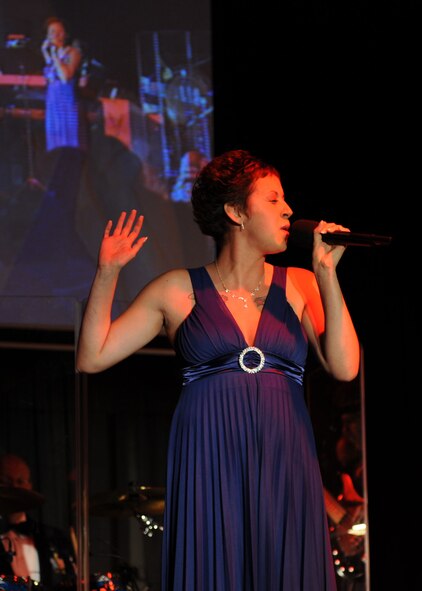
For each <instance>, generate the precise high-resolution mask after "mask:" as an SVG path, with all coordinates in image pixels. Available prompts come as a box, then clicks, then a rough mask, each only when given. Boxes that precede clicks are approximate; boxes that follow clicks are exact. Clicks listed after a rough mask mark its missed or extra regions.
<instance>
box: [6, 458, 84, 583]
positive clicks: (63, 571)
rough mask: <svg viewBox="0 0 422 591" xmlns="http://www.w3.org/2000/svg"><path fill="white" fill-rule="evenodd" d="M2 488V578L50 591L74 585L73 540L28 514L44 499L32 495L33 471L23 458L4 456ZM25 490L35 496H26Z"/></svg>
mask: <svg viewBox="0 0 422 591" xmlns="http://www.w3.org/2000/svg"><path fill="white" fill-rule="evenodd" d="M0 487H3V488H0V539H1V542H0V576H2V577H4V576H6V577H7V576H13V575H14V576H17V577H22V578H26V579H30V580H32V581H36V582H38V583H40V584H41V585H42V588H45V589H47V590H48V591H50V590H51V589H55V588H57V589H59V588H60V589H63V586H64V585H65V586H68V585H69V584H73V583H74V581H75V580H76V576H75V575H76V563H75V554H74V550H73V546H72V543H71V540H70V538H68V536H66V534H64V533H63V532H62V531H61V530H59V529H58V528H56V527H52V526H48V525H45V524H43V523H41V522H38V521H35V520H34V519H32V518H31V517H30V516H29V515H27V513H26V511H27V510H29V508H35V507H36V506H38V505H39V504H41V503H42V502H43V497H42V496H41V495H39V494H38V493H36V492H34V491H32V481H31V471H30V468H29V466H28V464H27V463H26V462H25V460H24V459H23V458H21V457H19V456H17V455H14V454H9V453H8V454H3V455H1V456H0ZM22 489H25V490H26V491H32V492H28V493H27V494H26V493H25V494H24V493H23V490H22ZM20 502H21V506H19V504H20ZM11 511H13V512H11Z"/></svg>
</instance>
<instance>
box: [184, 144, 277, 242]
mask: <svg viewBox="0 0 422 591" xmlns="http://www.w3.org/2000/svg"><path fill="white" fill-rule="evenodd" d="M269 174H272V175H275V176H277V177H278V178H280V174H279V172H278V170H277V169H276V168H275V167H274V166H272V165H271V164H267V163H266V162H264V161H263V160H261V159H260V158H258V157H256V156H253V155H252V154H251V153H250V152H249V151H248V150H230V151H228V152H225V153H223V154H221V155H220V156H215V157H214V158H213V159H212V160H210V162H208V164H206V165H205V166H204V168H202V170H201V171H200V173H199V175H198V177H197V178H196V180H195V182H194V185H193V188H192V198H191V202H192V207H193V217H194V220H195V222H196V223H197V224H198V225H199V227H200V229H201V232H202V233H203V234H205V235H206V236H212V237H213V238H214V240H215V242H216V244H217V247H220V246H221V245H222V244H223V242H224V240H225V237H226V235H227V232H228V230H229V228H230V226H231V225H232V224H233V222H232V221H231V220H230V218H229V217H228V215H227V214H226V212H225V210H224V205H225V204H226V203H229V204H230V205H234V206H237V207H238V209H239V211H241V212H244V211H246V206H247V198H248V196H249V195H250V194H251V192H252V191H253V188H254V185H255V182H256V181H257V180H258V179H259V178H262V177H265V176H267V175H269Z"/></svg>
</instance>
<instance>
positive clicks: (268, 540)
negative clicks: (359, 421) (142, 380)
mask: <svg viewBox="0 0 422 591" xmlns="http://www.w3.org/2000/svg"><path fill="white" fill-rule="evenodd" d="M189 273H190V276H191V280H192V284H193V289H194V294H195V301H196V304H195V306H194V308H193V310H192V312H191V313H190V314H189V316H188V317H187V318H186V319H185V321H184V322H183V323H182V325H181V326H180V328H179V330H178V333H177V336H176V343H175V347H176V353H177V354H178V355H179V356H180V358H181V362H182V365H183V367H184V369H183V375H184V385H183V389H182V392H181V396H180V399H179V401H178V405H177V407H176V409H175V413H174V416H173V420H172V426H171V430H170V439H169V452H168V469H167V490H166V505H165V507H166V508H165V518H164V537H163V564H162V591H335V589H336V583H335V575H334V567H333V562H332V555H331V547H330V539H329V534H328V526H327V515H326V511H325V505H324V498H323V489H322V481H321V475H320V469H319V464H318V459H317V453H316V447H315V441H314V435H313V430H312V425H311V421H310V417H309V414H308V410H307V407H306V404H305V399H304V390H303V385H302V381H303V368H304V365H305V362H306V356H307V350H308V344H307V339H306V336H305V334H304V332H303V330H302V327H301V324H300V322H299V320H298V318H297V316H296V314H295V313H294V311H293V309H292V308H291V307H290V305H289V304H288V303H287V301H286V295H285V283H286V269H285V268H282V267H274V274H273V279H272V284H271V287H270V290H269V292H268V296H267V298H266V302H265V306H264V308H263V310H262V314H261V318H260V322H259V326H258V330H257V334H256V339H255V343H254V346H255V347H256V348H258V349H259V351H246V352H245V353H244V354H243V355H241V353H242V351H244V350H245V349H246V348H247V347H248V344H247V343H246V341H245V338H244V336H243V334H242V332H241V331H240V329H239V326H238V325H237V323H236V321H235V320H234V317H233V316H232V314H231V312H230V311H229V310H228V308H227V307H226V305H225V303H224V301H223V300H222V298H221V296H220V294H219V293H218V291H217V290H216V288H215V287H214V284H213V282H212V280H211V278H210V276H209V274H208V272H207V270H206V269H205V268H204V267H201V268H197V269H190V270H189ZM240 355H241V356H240ZM239 356H240V358H239ZM264 358H265V360H264ZM239 362H241V364H242V365H243V366H244V368H245V369H246V370H245V369H242V367H241V365H240V363H239ZM262 362H263V367H262V369H260V371H257V372H255V373H252V372H250V371H249V372H248V371H247V370H248V369H249V370H250V369H253V368H259V367H260V365H262Z"/></svg>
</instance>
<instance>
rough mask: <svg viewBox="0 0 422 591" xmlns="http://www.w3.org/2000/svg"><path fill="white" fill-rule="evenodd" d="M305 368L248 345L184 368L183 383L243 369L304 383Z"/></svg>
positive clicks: (250, 372) (248, 371)
mask: <svg viewBox="0 0 422 591" xmlns="http://www.w3.org/2000/svg"><path fill="white" fill-rule="evenodd" d="M304 370H305V368H304V367H302V366H301V365H298V364H297V363H294V362H293V361H289V360H288V359H283V358H282V357H279V356H278V355H275V354H274V353H266V352H265V351H261V349H258V347H246V348H245V349H243V350H242V351H240V352H239V353H227V354H226V355H221V356H220V357H215V358H214V359H211V360H210V361H208V362H207V363H198V364H196V365H189V366H185V367H183V368H182V377H183V385H184V386H186V384H190V383H191V382H193V381H195V380H198V379H200V378H203V377H206V376H209V375H212V374H218V373H224V372H226V371H242V372H246V373H249V374H256V373H259V372H261V371H262V372H264V373H278V374H281V375H285V376H286V377H287V378H290V379H292V380H294V381H295V382H297V383H298V384H300V385H302V384H303V374H304Z"/></svg>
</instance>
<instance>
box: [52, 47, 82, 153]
mask: <svg viewBox="0 0 422 591" xmlns="http://www.w3.org/2000/svg"><path fill="white" fill-rule="evenodd" d="M58 56H59V59H60V61H62V62H63V63H66V62H67V61H69V53H68V50H67V48H60V49H59V50H58ZM44 76H45V78H46V81H47V90H46V96H45V140H46V148H47V151H50V150H54V149H55V148H65V147H67V148H80V149H82V150H85V149H86V147H87V126H86V121H85V115H84V113H83V109H82V103H81V102H80V100H79V96H78V83H79V74H78V75H75V76H74V77H73V78H72V79H70V80H68V81H67V82H62V81H61V80H60V78H59V76H58V74H57V70H56V68H55V67H54V65H53V64H52V63H51V64H47V65H46V66H45V67H44Z"/></svg>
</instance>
